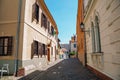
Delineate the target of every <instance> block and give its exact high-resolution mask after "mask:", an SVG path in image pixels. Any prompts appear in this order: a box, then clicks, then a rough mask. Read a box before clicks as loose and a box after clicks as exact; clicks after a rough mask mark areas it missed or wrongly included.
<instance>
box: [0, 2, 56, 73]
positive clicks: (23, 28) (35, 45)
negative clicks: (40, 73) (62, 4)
mask: <svg viewBox="0 0 120 80" xmlns="http://www.w3.org/2000/svg"><path fill="white" fill-rule="evenodd" d="M0 3H2V4H0V5H1V6H0V44H3V45H1V46H0V49H2V51H1V52H0V64H4V63H8V64H9V67H11V68H10V73H11V74H13V73H14V72H15V69H17V70H19V68H25V70H28V71H29V70H31V69H37V68H41V69H42V67H44V66H45V65H47V64H49V62H53V61H55V60H56V54H57V48H58V29H57V25H56V23H55V21H54V19H53V17H52V15H51V13H50V12H49V10H48V8H47V6H46V4H45V2H44V0H12V1H10V0H1V1H0ZM9 38H10V39H9ZM6 40H8V41H6ZM5 41H6V42H7V43H8V47H5V46H4V43H5ZM10 41H11V42H12V43H11V42H10ZM10 43H11V44H10ZM9 44H10V45H9ZM10 47H11V48H10ZM3 49H4V50H3Z"/></svg>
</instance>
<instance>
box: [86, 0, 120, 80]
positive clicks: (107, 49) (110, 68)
mask: <svg viewBox="0 0 120 80" xmlns="http://www.w3.org/2000/svg"><path fill="white" fill-rule="evenodd" d="M91 4H92V5H90V6H89V8H90V9H89V8H88V12H86V15H85V19H84V24H85V29H86V30H89V29H90V35H89V34H87V33H86V46H87V65H89V66H91V67H92V68H94V69H96V70H97V71H99V72H101V73H103V74H105V75H107V76H109V77H110V78H112V79H114V80H119V79H120V54H119V53H120V35H119V34H120V26H119V25H120V23H119V22H120V14H119V13H120V0H109V1H108V0H92V1H91ZM95 15H97V16H98V18H99V28H100V41H101V52H100V53H93V52H92V45H93V44H92V34H91V26H90V25H91V22H94V20H95Z"/></svg>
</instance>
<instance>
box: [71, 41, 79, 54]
mask: <svg viewBox="0 0 120 80" xmlns="http://www.w3.org/2000/svg"><path fill="white" fill-rule="evenodd" d="M74 44H75V45H76V42H72V43H71V44H70V51H71V52H73V51H75V52H77V45H76V47H74Z"/></svg>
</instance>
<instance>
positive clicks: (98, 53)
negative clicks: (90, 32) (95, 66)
mask: <svg viewBox="0 0 120 80" xmlns="http://www.w3.org/2000/svg"><path fill="white" fill-rule="evenodd" d="M91 55H92V56H102V55H103V52H93V53H91Z"/></svg>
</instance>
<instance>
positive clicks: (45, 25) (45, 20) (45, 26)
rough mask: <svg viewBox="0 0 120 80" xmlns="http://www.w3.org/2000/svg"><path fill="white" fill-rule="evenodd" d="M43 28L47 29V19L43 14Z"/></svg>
mask: <svg viewBox="0 0 120 80" xmlns="http://www.w3.org/2000/svg"><path fill="white" fill-rule="evenodd" d="M41 26H43V27H44V28H45V29H47V18H46V16H45V15H44V14H43V13H42V14H41Z"/></svg>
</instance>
